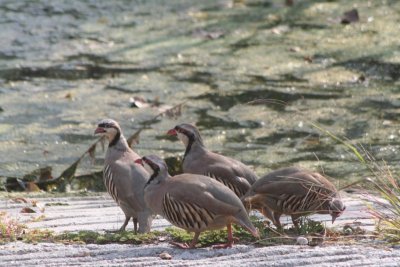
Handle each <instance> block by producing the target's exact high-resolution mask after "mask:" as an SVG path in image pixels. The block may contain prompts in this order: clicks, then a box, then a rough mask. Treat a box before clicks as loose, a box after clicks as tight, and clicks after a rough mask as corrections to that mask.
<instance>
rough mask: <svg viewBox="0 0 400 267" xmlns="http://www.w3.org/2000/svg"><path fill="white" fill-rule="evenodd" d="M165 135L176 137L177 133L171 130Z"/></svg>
mask: <svg viewBox="0 0 400 267" xmlns="http://www.w3.org/2000/svg"><path fill="white" fill-rule="evenodd" d="M167 134H168V135H172V136H175V135H177V133H176V130H175V129H171V130H169V131H168V132H167Z"/></svg>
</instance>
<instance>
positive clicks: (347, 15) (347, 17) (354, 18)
mask: <svg viewBox="0 0 400 267" xmlns="http://www.w3.org/2000/svg"><path fill="white" fill-rule="evenodd" d="M359 20H360V17H359V15H358V11H357V9H352V10H350V11H347V12H344V14H343V17H342V20H341V23H342V24H350V23H353V22H358V21H359Z"/></svg>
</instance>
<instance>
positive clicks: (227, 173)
mask: <svg viewBox="0 0 400 267" xmlns="http://www.w3.org/2000/svg"><path fill="white" fill-rule="evenodd" d="M168 135H176V136H177V137H178V138H179V139H180V140H181V141H182V142H183V144H184V145H185V147H186V150H185V155H184V158H183V163H182V168H183V171H184V172H186V173H194V174H201V175H205V176H209V177H212V178H214V179H216V180H217V181H219V182H221V183H223V184H224V185H226V186H227V187H229V188H230V189H231V190H232V191H233V192H235V194H236V195H237V196H238V197H239V198H240V197H242V196H243V195H244V194H245V193H246V192H247V191H248V190H249V189H250V187H251V185H252V184H253V183H254V182H255V181H256V180H257V179H258V177H257V175H256V174H255V173H254V172H253V171H252V170H251V169H250V168H249V167H247V166H246V165H244V164H243V163H242V162H240V161H237V160H235V159H232V158H228V157H225V156H223V155H220V154H217V153H214V152H211V151H209V150H207V148H206V147H205V146H204V143H203V139H202V138H201V136H200V132H199V130H198V129H197V128H196V127H195V126H194V125H191V124H188V123H182V124H179V125H176V126H175V128H173V129H171V130H169V131H168Z"/></svg>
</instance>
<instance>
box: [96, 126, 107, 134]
mask: <svg viewBox="0 0 400 267" xmlns="http://www.w3.org/2000/svg"><path fill="white" fill-rule="evenodd" d="M105 132H106V130H104V128H102V127H97V128H96V130H95V131H94V134H99V133H105Z"/></svg>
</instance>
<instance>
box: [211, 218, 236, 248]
mask: <svg viewBox="0 0 400 267" xmlns="http://www.w3.org/2000/svg"><path fill="white" fill-rule="evenodd" d="M226 228H227V230H228V242H227V243H226V244H219V245H214V246H213V248H231V247H232V245H233V243H234V239H233V235H232V225H231V224H228V225H227V226H226Z"/></svg>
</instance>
